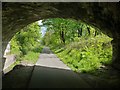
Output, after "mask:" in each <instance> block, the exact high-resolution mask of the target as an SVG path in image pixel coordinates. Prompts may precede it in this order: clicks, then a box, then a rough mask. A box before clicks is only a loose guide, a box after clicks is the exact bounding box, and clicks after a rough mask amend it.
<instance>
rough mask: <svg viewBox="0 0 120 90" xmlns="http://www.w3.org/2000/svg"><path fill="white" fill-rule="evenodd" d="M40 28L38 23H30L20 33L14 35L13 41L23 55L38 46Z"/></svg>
mask: <svg viewBox="0 0 120 90" xmlns="http://www.w3.org/2000/svg"><path fill="white" fill-rule="evenodd" d="M40 38H41V34H40V27H39V26H38V23H37V22H35V23H32V24H29V25H27V26H26V27H24V28H23V29H22V30H21V31H20V32H18V33H16V35H15V39H14V40H15V41H16V42H17V45H18V46H19V50H20V51H21V52H22V54H23V55H26V54H27V52H28V51H30V50H32V49H33V48H34V47H36V46H37V45H39V44H40Z"/></svg>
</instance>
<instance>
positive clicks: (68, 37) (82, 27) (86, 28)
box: [11, 18, 112, 75]
mask: <svg viewBox="0 0 120 90" xmlns="http://www.w3.org/2000/svg"><path fill="white" fill-rule="evenodd" d="M39 22H41V24H40V23H39ZM41 33H42V34H41ZM111 40H112V38H110V37H108V36H107V35H105V34H103V33H102V32H101V31H100V30H99V29H98V28H96V27H94V26H90V25H89V24H86V23H84V22H82V21H78V20H75V19H63V18H50V19H44V20H40V21H37V22H35V23H33V24H29V25H28V26H26V27H24V28H23V29H22V30H21V31H19V32H17V33H16V34H15V36H14V37H13V38H12V39H11V54H16V60H17V61H20V62H22V63H25V64H26V65H27V64H30V62H32V63H31V64H35V63H36V62H37V60H38V57H39V54H40V52H41V51H42V48H43V47H44V46H48V47H50V49H51V50H52V51H53V52H54V53H55V54H56V55H57V56H58V57H59V58H60V59H61V61H63V62H64V63H65V64H66V65H67V66H69V67H70V68H71V69H72V70H73V71H75V72H80V73H81V72H82V73H90V74H94V75H100V73H102V72H104V71H101V70H102V69H103V68H104V69H108V68H107V66H110V65H111V63H112V45H111ZM29 61H30V62H29ZM15 64H18V62H17V63H15ZM97 70H98V72H97Z"/></svg>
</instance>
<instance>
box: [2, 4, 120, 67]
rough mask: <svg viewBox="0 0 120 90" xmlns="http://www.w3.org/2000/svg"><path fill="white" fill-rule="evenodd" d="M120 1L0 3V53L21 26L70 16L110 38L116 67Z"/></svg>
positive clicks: (119, 39) (117, 65) (118, 48)
mask: <svg viewBox="0 0 120 90" xmlns="http://www.w3.org/2000/svg"><path fill="white" fill-rule="evenodd" d="M119 9H120V3H116V2H114V3H113V2H111V3H110V2H109V3H108V2H106V3H102V2H101V3H100V2H99V3H92V2H91V3H81V2H76V3H75V2H66V3H65V2H64V3H63V2H61V3H60V2H57V3H54V2H53V3H50V2H49V3H48V2H47V3H41V2H36V3H34V2H30V3H28V2H26V3H25V2H24V3H22V2H21V3H20V2H19V3H18V2H14V3H13V2H7V3H5V2H4V3H3V4H2V23H3V26H2V27H3V30H2V35H3V37H2V41H3V42H2V43H3V47H2V48H3V52H2V53H4V51H5V48H6V45H7V43H8V42H9V41H10V39H11V38H12V37H13V36H14V34H15V33H16V32H18V31H19V30H20V29H21V28H23V27H25V26H26V25H28V24H30V23H32V22H35V21H37V20H40V19H47V18H58V17H59V18H71V19H76V20H82V21H84V22H86V23H88V24H90V25H93V26H95V27H98V28H99V29H100V30H101V31H102V32H103V33H105V34H107V35H108V36H110V37H112V38H113V41H112V44H113V63H114V64H113V67H116V68H117V69H118V68H120V64H119V62H120V57H119V56H120V47H119V46H120V42H119V41H120V30H119V29H120V25H119V24H120V10H119Z"/></svg>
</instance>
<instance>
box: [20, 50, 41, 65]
mask: <svg viewBox="0 0 120 90" xmlns="http://www.w3.org/2000/svg"><path fill="white" fill-rule="evenodd" d="M39 54H40V53H38V52H33V51H29V52H28V53H27V54H26V55H24V56H23V57H22V58H21V60H24V61H27V62H28V63H33V64H35V63H36V62H37V60H38V58H39Z"/></svg>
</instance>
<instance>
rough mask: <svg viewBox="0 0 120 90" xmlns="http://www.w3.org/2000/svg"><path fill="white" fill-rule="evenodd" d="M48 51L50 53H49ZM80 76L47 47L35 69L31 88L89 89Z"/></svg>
mask: <svg viewBox="0 0 120 90" xmlns="http://www.w3.org/2000/svg"><path fill="white" fill-rule="evenodd" d="M47 50H48V52H47ZM48 53H49V54H48ZM89 87H90V86H89V85H88V84H87V83H86V82H85V81H84V80H83V79H82V78H81V77H79V75H78V74H76V73H74V72H73V71H71V69H70V68H69V67H67V66H66V65H65V64H64V63H63V62H61V61H60V59H58V58H57V57H56V55H55V54H52V53H51V51H50V50H49V48H47V47H45V48H44V49H43V51H42V53H41V54H40V57H39V60H38V62H37V63H36V66H35V68H34V71H33V74H32V77H31V80H30V84H29V88H89Z"/></svg>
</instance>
